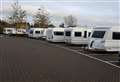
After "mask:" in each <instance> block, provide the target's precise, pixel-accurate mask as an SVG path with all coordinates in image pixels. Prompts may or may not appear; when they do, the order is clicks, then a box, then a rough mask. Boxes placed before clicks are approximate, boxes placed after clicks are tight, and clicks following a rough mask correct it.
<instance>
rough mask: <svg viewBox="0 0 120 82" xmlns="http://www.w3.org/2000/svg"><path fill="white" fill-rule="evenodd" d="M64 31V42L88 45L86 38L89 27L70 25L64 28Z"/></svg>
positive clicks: (89, 32)
mask: <svg viewBox="0 0 120 82" xmlns="http://www.w3.org/2000/svg"><path fill="white" fill-rule="evenodd" d="M64 32H65V35H64V40H65V43H68V44H75V45H88V38H89V36H90V34H91V29H89V28H86V27H70V28H65V31H64Z"/></svg>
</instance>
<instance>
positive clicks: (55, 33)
mask: <svg viewBox="0 0 120 82" xmlns="http://www.w3.org/2000/svg"><path fill="white" fill-rule="evenodd" d="M54 35H64V32H54Z"/></svg>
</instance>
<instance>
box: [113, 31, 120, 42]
mask: <svg viewBox="0 0 120 82" xmlns="http://www.w3.org/2000/svg"><path fill="white" fill-rule="evenodd" d="M112 39H113V40H120V32H113V34H112Z"/></svg>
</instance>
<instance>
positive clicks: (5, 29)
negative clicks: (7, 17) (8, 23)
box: [3, 28, 16, 35]
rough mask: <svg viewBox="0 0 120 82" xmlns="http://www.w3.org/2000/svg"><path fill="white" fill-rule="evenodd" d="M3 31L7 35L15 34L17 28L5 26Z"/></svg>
mask: <svg viewBox="0 0 120 82" xmlns="http://www.w3.org/2000/svg"><path fill="white" fill-rule="evenodd" d="M3 33H4V34H7V35H15V34H16V28H4V29H3Z"/></svg>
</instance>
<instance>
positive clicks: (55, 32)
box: [46, 27, 64, 42]
mask: <svg viewBox="0 0 120 82" xmlns="http://www.w3.org/2000/svg"><path fill="white" fill-rule="evenodd" d="M46 34H47V37H46V40H47V41H50V42H64V28H59V27H58V28H48V29H47V31H46Z"/></svg>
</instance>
